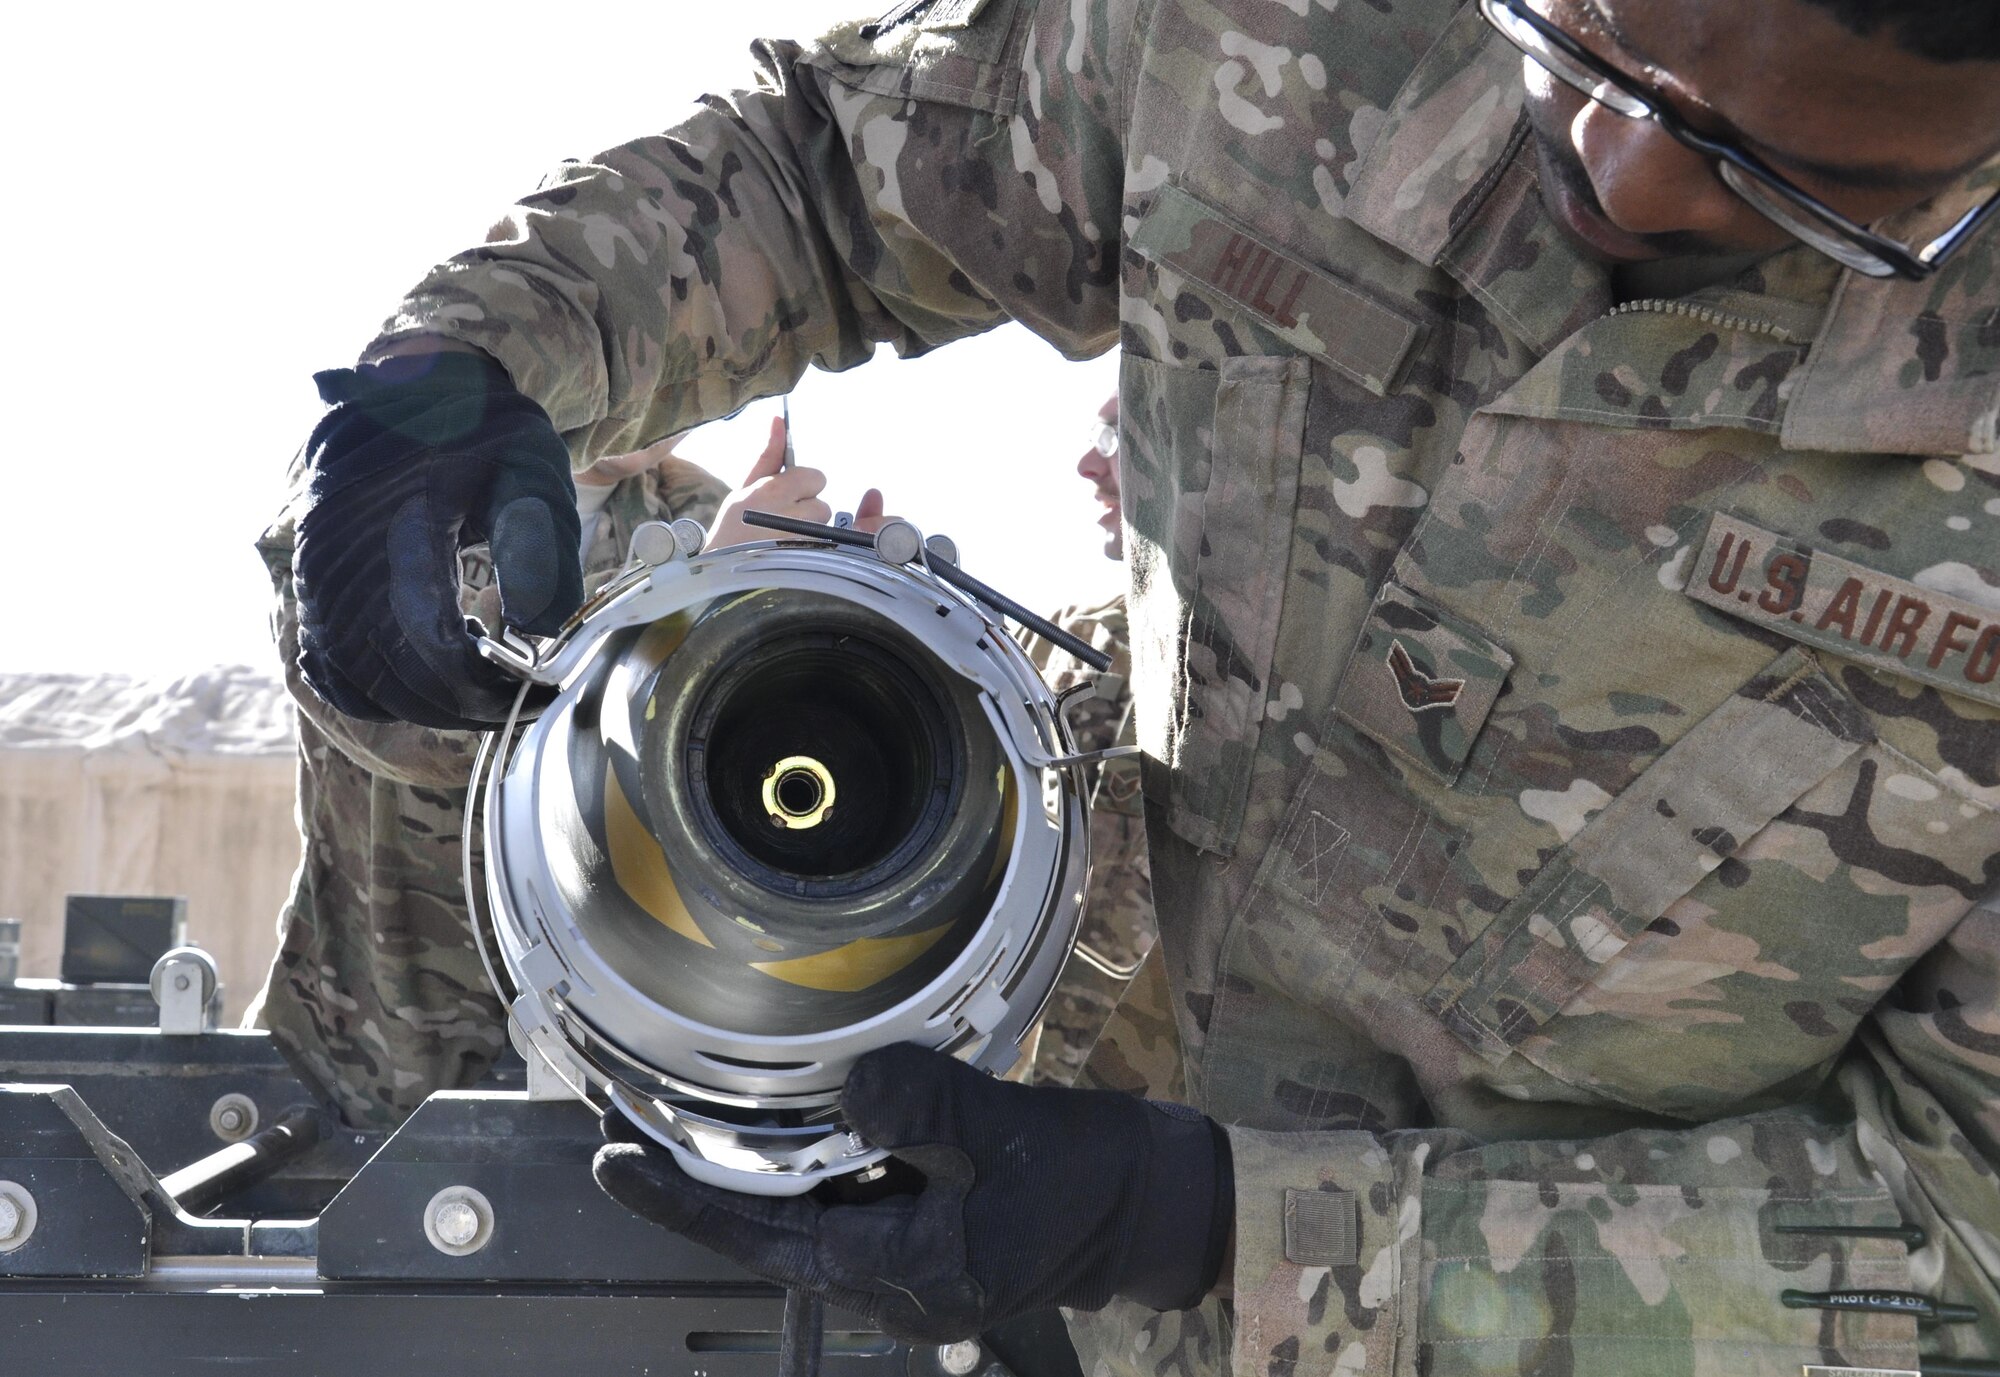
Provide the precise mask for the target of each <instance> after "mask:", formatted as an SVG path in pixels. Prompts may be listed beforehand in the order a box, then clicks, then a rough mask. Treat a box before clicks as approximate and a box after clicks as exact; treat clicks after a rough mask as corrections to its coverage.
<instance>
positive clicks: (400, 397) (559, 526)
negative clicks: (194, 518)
mask: <svg viewBox="0 0 2000 1377" xmlns="http://www.w3.org/2000/svg"><path fill="white" fill-rule="evenodd" d="M314 381H315V382H317V383H318V384H319V395H320V397H321V399H322V400H324V401H325V402H326V403H327V404H328V406H329V407H330V408H331V409H330V410H329V411H328V412H327V413H326V415H325V416H324V417H323V418H322V419H321V421H320V423H319V425H318V426H316V427H315V428H314V430H313V433H312V438H311V439H310V440H308V441H307V459H308V462H309V464H310V469H309V487H308V489H307V497H306V501H307V505H306V507H305V509H304V511H303V513H302V514H301V516H300V518H299V527H298V544H297V548H296V551H295V553H294V554H293V556H292V579H293V582H294V584H295V586H296V588H297V591H298V599H299V667H300V669H301V670H303V671H304V673H305V679H306V683H307V684H309V685H311V686H312V690H313V692H315V693H317V694H318V695H319V696H320V697H321V698H323V699H325V700H326V701H327V702H328V703H330V704H332V705H333V706H334V707H335V708H337V709H339V710H340V711H341V712H344V713H346V714H347V715H348V716H349V717H359V718H363V719H365V720H367V721H371V722H383V721H389V720H392V719H398V720H401V721H404V722H415V723H418V724H420V725H422V726H426V727H445V728H451V727H463V728H476V727H486V726H491V725H492V724H494V723H496V722H500V721H503V720H505V718H506V716H507V711H508V709H509V707H510V706H512V704H513V701H514V696H515V694H516V692H517V691H518V690H519V689H520V684H519V683H518V682H517V681H515V680H513V679H511V678H509V677H508V676H507V675H506V674H504V673H503V672H501V671H500V670H499V669H497V668H495V667H494V666H493V665H491V664H488V663H487V662H486V661H485V660H483V659H481V658H480V656H479V652H478V650H477V648H476V645H475V642H474V641H473V639H472V636H471V635H470V634H469V633H468V631H467V629H466V625H465V619H464V617H463V616H462V615H461V614H460V612H459V605H458V589H459V560H458V552H459V548H460V547H461V546H464V545H470V544H474V543H476V542H478V541H481V540H484V541H486V542H488V544H489V545H490V547H491V549H492V556H493V576H494V580H495V582H496V583H498V584H499V587H500V608H501V613H502V615H503V617H504V618H505V620H506V621H507V623H508V624H509V625H510V626H513V627H515V628H517V629H519V630H521V631H526V632H529V633H532V634H537V635H548V634H551V633H553V632H554V631H555V630H556V629H557V628H558V627H559V626H561V625H562V623H563V621H564V619H566V618H567V617H568V616H569V615H570V613H572V612H574V611H575V610H576V609H577V607H578V606H580V605H581V604H582V602H583V569H582V563H581V559H580V555H579V550H578V546H579V545H580V544H581V542H582V534H583V531H582V522H581V519H580V518H579V517H578V515H577V510H576V487H575V485H574V484H573V483H572V482H571V480H570V471H569V451H568V449H567V448H566V447H565V446H564V444H563V442H562V439H561V437H560V436H558V435H557V434H556V431H555V427H554V426H553V425H551V424H550V422H549V418H548V413H546V412H545V411H543V410H542V409H541V407H539V406H537V405H536V404H535V403H534V402H532V401H530V400H529V399H528V398H526V397H524V396H522V395H521V394H520V393H519V392H517V391H516V390H515V389H514V385H513V383H511V382H510V381H509V380H508V378H507V374H506V371H505V370H504V369H502V368H501V367H500V365H499V364H497V363H495V362H494V361H493V360H492V359H490V358H488V357H487V356H485V355H484V354H457V353H443V354H437V355H434V356H429V357H426V358H422V359H397V360H392V361H390V362H389V363H387V364H384V365H381V366H378V367H374V368H364V369H348V368H338V369H334V370H332V371H330V372H326V373H320V374H317V375H316V376H315V378H314ZM495 629H496V630H497V628H495Z"/></svg>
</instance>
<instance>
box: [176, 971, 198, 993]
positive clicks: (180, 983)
mask: <svg viewBox="0 0 2000 1377" xmlns="http://www.w3.org/2000/svg"><path fill="white" fill-rule="evenodd" d="M193 983H194V982H193V981H192V980H191V979H190V978H189V977H188V975H187V974H186V973H185V972H183V973H182V974H180V975H177V976H175V977H174V988H175V989H177V990H185V989H186V988H187V987H188V986H189V985H191V984H193Z"/></svg>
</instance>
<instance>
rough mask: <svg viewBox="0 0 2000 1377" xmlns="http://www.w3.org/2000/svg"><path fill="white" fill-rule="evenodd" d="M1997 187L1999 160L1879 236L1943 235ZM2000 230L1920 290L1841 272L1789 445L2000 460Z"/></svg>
mask: <svg viewBox="0 0 2000 1377" xmlns="http://www.w3.org/2000/svg"><path fill="white" fill-rule="evenodd" d="M1996 185H2000V159H1995V160H1994V161H1993V162H1990V163H1988V164H1987V165H1986V166H1985V167H1984V168H1981V169H1980V170H1979V171H1977V172H1975V173H1973V174H1971V175H1970V176H1969V177H1967V178H1966V179H1965V181H1964V182H1962V183H1960V184H1959V185H1957V186H1955V187H1953V188H1952V189H1951V190H1950V191H1947V192H1946V193H1944V194H1943V195H1941V196H1939V197H1938V198H1937V199H1935V200H1933V201H1931V202H1929V203H1927V204H1925V205H1922V206H1919V207H1917V208H1916V209H1915V210H1913V211H1911V212H1909V213H1908V214H1906V215H1901V216H1897V217H1896V218H1894V219H1893V220H1890V221H1885V222H1884V223H1883V225H1882V227H1881V229H1882V232H1883V233H1884V234H1887V235H1889V236H1891V237H1893V238H1897V239H1901V240H1904V241H1905V242H1914V241H1921V240H1924V239H1928V238H1931V237H1934V236H1936V235H1938V234H1941V233H1943V232H1944V231H1945V230H1946V229H1947V228H1949V227H1950V226H1951V225H1952V224H1954V223H1955V222H1956V221H1957V220H1958V219H1959V217H1961V216H1963V215H1964V214H1965V213H1966V212H1967V211H1968V210H1970V209H1972V207H1973V206H1974V205H1976V204H1977V203H1978V202H1979V200H1980V199H1982V198H1983V197H1985V196H1989V195H1991V194H1992V191H1993V188H1994V187H1995V186H1996ZM1996 432H2000V229H1996V227H1995V226H1993V225H1991V224H1989V225H1988V226H1987V227H1986V229H1985V230H1984V231H1982V232H1981V233H1980V235H1979V237H1978V238H1977V239H1975V240H1974V241H1973V242H1972V243H1970V244H1967V245H1966V246H1965V247H1964V248H1962V249H1960V250H1959V252H1958V254H1957V255H1956V256H1955V257H1953V258H1952V260H1951V261H1950V262H1949V263H1947V264H1945V266H1944V268H1943V270H1942V271H1940V272H1939V273H1938V274H1937V275H1936V276H1934V277H1932V278H1929V279H1927V280H1926V281H1923V282H1909V281H1905V280H1904V279H1902V278H1872V277H1863V276H1861V275H1860V274H1859V273H1853V272H1843V273H1842V274H1841V275H1840V283H1839V285H1838V287H1836V288H1835V290H1834V293H1833V300H1832V302H1831V304H1830V305H1829V307H1828V309H1827V318H1826V323H1825V324H1824V325H1823V326H1822V327H1821V329H1820V331H1819V338H1818V341H1817V342H1816V343H1815V345H1814V347H1813V351H1812V354H1811V356H1810V357H1809V358H1808V359H1807V360H1806V365H1805V368H1804V369H1803V370H1802V371H1801V372H1800V374H1799V376H1798V377H1797V379H1796V380H1795V383H1794V386H1793V390H1792V397H1791V403H1790V405H1789V406H1787V407H1786V408H1785V425H1784V431H1783V436H1782V439H1783V443H1784V445H1785V447H1786V448H1787V449H1818V450H1833V451H1836V452H1842V453H1889V454H1922V455H1934V454H1980V455H1986V454H1996V453H2000V433H1996Z"/></svg>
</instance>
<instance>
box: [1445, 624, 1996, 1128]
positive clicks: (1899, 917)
mask: <svg viewBox="0 0 2000 1377" xmlns="http://www.w3.org/2000/svg"><path fill="white" fill-rule="evenodd" d="M1996 880H2000V814H1995V813H1994V812H1993V810H1991V809H1990V808H1988V807H1986V806H1984V805H1983V804H1981V803H1979V802H1978V801H1977V800H1975V799H1973V798H1971V797H1970V796H1968V795H1965V794H1963V793H1959V792H1954V791H1953V789H1952V788H1951V787H1950V786H1949V785H1948V783H1947V782H1946V781H1944V780H1943V779H1941V778H1940V777H1939V776H1937V775H1935V774H1933V773H1932V772H1930V771H1929V770H1926V769H1925V768H1924V767H1923V766H1922V765H1920V764H1919V763H1917V762H1916V761H1913V760H1910V759H1909V758H1907V757H1905V756H1903V755H1901V754H1900V753H1898V752H1896V751H1895V750H1893V749H1892V748H1891V747H1889V746H1887V745H1886V744H1885V743H1883V742H1882V741H1880V740H1879V739H1878V738H1877V735H1876V732H1875V730H1874V728H1873V726H1872V725H1871V720H1870V718H1869V715H1868V713H1867V712H1866V710H1864V709H1863V708H1862V707H1861V706H1860V704H1858V703H1857V702H1856V701H1855V700H1854V699H1853V698H1852V697H1850V696H1849V695H1848V694H1846V693H1845V692H1843V691H1842V689H1841V688H1840V687H1839V686H1838V685H1837V684H1836V683H1835V682H1834V681H1833V680H1832V679H1831V678H1830V677H1829V676H1828V674H1827V673H1826V672H1825V671H1824V670H1822V669H1821V667H1820V665H1819V663H1818V661H1817V659H1816V658H1815V657H1814V656H1813V654H1812V653H1811V652H1809V651H1806V650H1804V649H1799V648H1794V649H1791V650H1788V651H1786V652H1785V653H1784V654H1782V655H1780V656H1778V658H1777V659H1776V660H1774V661H1772V662H1771V663H1770V664H1769V665H1767V666H1766V667H1765V669H1764V670H1763V671H1762V672H1761V673H1759V674H1758V675H1757V676H1755V677H1754V678H1753V679H1752V680H1750V682H1748V683H1746V684H1744V685H1743V686H1742V687H1741V688H1740V689H1738V691H1737V692H1736V693H1735V694H1734V695H1732V696H1731V697H1730V698H1728V699H1727V700H1725V701H1724V702H1723V704H1722V705H1721V706H1720V707H1718V708H1716V709H1715V710H1714V711H1713V712H1712V713H1710V714H1709V715H1708V716H1707V717H1705V718H1704V719H1703V720H1702V721H1701V722H1700V723H1698V724H1697V725H1696V726H1695V727H1694V728H1693V729H1691V730H1690V731H1688V732H1687V733H1686V734H1685V735H1684V736H1683V737H1682V738H1681V739H1680V740H1678V741H1676V742H1675V743H1674V744H1673V746H1671V747H1670V748H1669V749H1668V750H1667V751H1666V752H1665V753H1664V754H1663V755H1661V756H1660V758H1659V759H1658V760H1656V761H1655V762H1654V763H1653V764H1652V766H1651V767H1650V768H1648V769H1647V770H1646V771H1645V772H1644V773H1643V774H1641V775H1640V776H1639V778H1638V779H1637V780H1635V781H1634V782H1633V783H1632V784H1631V785H1630V786H1629V787H1628V788H1627V789H1626V790H1625V791H1624V792H1623V793H1621V794H1619V795H1618V796H1617V797H1616V798H1614V799H1611V800H1610V801H1609V802H1608V803H1606V804H1605V805H1604V807H1603V808H1602V810H1601V811H1599V812H1598V813H1597V815H1596V816H1595V817H1594V818H1593V819H1591V820H1590V821H1589V822H1588V823H1586V824H1585V825H1584V826H1583V827H1582V829H1581V830H1580V831H1578V832H1577V833H1576V834H1575V835H1574V836H1573V837H1572V838H1571V839H1570V841H1569V843H1568V844H1567V845H1566V846H1564V847H1563V848H1562V849H1561V850H1560V851H1558V852H1557V853H1556V854H1555V855H1554V856H1553V857H1552V858H1551V859H1550V860H1549V861H1548V863H1547V864H1546V865H1544V866H1543V867H1542V869H1541V870H1540V871H1539V872H1538V873H1537V874H1536V875H1535V876H1534V878H1533V879H1532V880H1530V881H1529V883H1528V884H1527V886H1526V888H1525V889H1524V890H1523V891H1522V892H1521V894H1520V895H1519V896H1518V897H1517V898H1515V899H1514V900H1513V901H1512V902H1511V903H1509V904H1508V905H1507V906H1506V907H1505V908H1504V909H1503V910H1502V911H1501V912H1500V913H1499V914H1498V916H1497V917H1496V918H1495V919H1494V921H1493V922H1492V924H1491V925H1490V926H1489V927H1488V928H1487V930H1486V931H1485V932H1483V933H1482V934H1481V935H1480V937H1479V939H1478V940H1477V941H1475V942H1474V943H1472V945H1471V946H1470V947H1469V948H1468V949H1467V950H1466V951H1465V952H1464V953H1463V955H1462V956H1461V957H1460V958H1459V959H1458V960H1457V961H1455V962H1454V963H1453V965H1452V966H1451V968H1450V969H1449V970H1448V971H1447V972H1446V973H1445V974H1444V976H1443V977H1442V978H1441V979H1439V980H1438V981H1437V983H1436V984H1435V985H1434V986H1433V987H1432V988H1431V990H1430V991H1429V993H1428V995H1427V996H1426V1001H1425V1002H1426V1004H1427V1005H1428V1006H1429V1007H1430V1009H1431V1010H1432V1012H1434V1013H1435V1014H1437V1015H1438V1017H1439V1018H1441V1019H1442V1020H1443V1021H1444V1022H1445V1024H1446V1025H1447V1026H1448V1027H1449V1028H1451V1030H1452V1031H1453V1032H1454V1033H1456V1034H1457V1035H1458V1037H1459V1038H1460V1039H1461V1040H1462V1041H1464V1042H1465V1043H1466V1044H1468V1045H1469V1046H1470V1047H1472V1048H1473V1049H1474V1050H1475V1051H1477V1052H1479V1053H1480V1054H1482V1055H1483V1056H1484V1057H1485V1058H1486V1059H1487V1060H1488V1061H1490V1062H1493V1063H1495V1064H1497V1063H1499V1062H1501V1061H1504V1060H1505V1059H1506V1058H1507V1057H1509V1056H1510V1055H1513V1054H1517V1053H1518V1054H1520V1055H1522V1056H1524V1057H1526V1058H1527V1059H1528V1060H1529V1061H1531V1062H1533V1063H1534V1064H1536V1065H1537V1066H1539V1067H1541V1068H1542V1069H1543V1070H1545V1071H1548V1072H1549V1073H1551V1074H1553V1075H1556V1076H1558V1077H1560V1078H1562V1079H1564V1080H1566V1081H1569V1082H1570V1083H1572V1084H1576V1085H1581V1086H1584V1087H1586V1088H1589V1089H1592V1090H1595V1091H1598V1092H1600V1093H1603V1094H1605V1095H1608V1096H1610V1097H1612V1098H1615V1099H1618V1100H1620V1101H1623V1102H1625V1103H1627V1104H1631V1105H1634V1106H1636V1107H1639V1108H1642V1109H1646V1110H1648V1111H1651V1112H1655V1113H1663V1114H1671V1115H1677V1116H1682V1117H1689V1118H1707V1117H1712V1116H1714V1115H1717V1114H1721V1113H1728V1112H1742V1111H1744V1110H1746V1109H1748V1108H1751V1107H1754V1106H1755V1105H1756V1104H1757V1102H1758V1100H1759V1097H1760V1096H1766V1095H1768V1096H1769V1097H1771V1098H1772V1099H1773V1100H1776V1099H1781V1098H1788V1097H1789V1096H1790V1095H1792V1094H1795V1093H1796V1091H1797V1089H1798V1087H1799V1084H1800V1082H1801V1081H1802V1080H1805V1081H1810V1080H1811V1079H1813V1078H1815V1077H1817V1076H1818V1075H1819V1074H1822V1073H1823V1070H1824V1067H1825V1066H1826V1065H1827V1064H1828V1062H1829V1061H1830V1060H1831V1059H1832V1058H1833V1057H1835V1056H1836V1055H1837V1054H1838V1053H1839V1052H1840V1050H1841V1049H1842V1048H1843V1047H1844V1046H1845V1045H1846V1044H1847V1042H1848V1040H1849V1038H1850V1037H1851V1036H1852V1035H1853V1032H1854V1030H1855V1028H1856V1026H1857V1025H1858V1024H1859V1023H1860V1022H1861V1020H1862V1019H1864V1018H1865V1017H1866V1016H1867V1015H1868V1013H1869V1011H1870V1010H1871V1009H1872V1008H1873V1007H1874V1005H1875V1004H1876V1002H1877V1001H1878V1000H1879V999H1880V998H1881V997H1882V995H1883V994H1884V993H1885V992H1886V991H1888V989H1889V988H1890V987H1891V986H1892V985H1893V984H1894V983H1895V982H1896V981H1897V980H1898V979H1900V978H1901V977H1902V975H1903V974H1904V973H1905V972H1906V971H1907V970H1908V969H1909V967H1910V966H1911V965H1912V964H1913V963H1914V962H1915V961H1916V960H1917V959H1918V958H1919V957H1921V956H1922V954H1923V953H1924V952H1925V951H1927V950H1929V949H1930V947H1932V946H1933V945H1935V944H1936V943H1937V942H1938V941H1939V940H1940V939H1941V938H1942V937H1943V936H1944V934H1945V933H1946V932H1947V931H1948V930H1949V929H1950V928H1951V926H1952V925H1953V924H1955V923H1956V922H1957V920H1958V918H1959V917H1960V916H1961V915H1963V914H1964V912H1965V911H1966V910H1967V909H1968V908H1969V907H1970V906H1971V905H1972V904H1973V903H1974V902H1976V901H1977V900H1978V899H1979V898H1980V897H1981V896H1982V895H1983V894H1984V893H1985V892H1987V891H1988V890H1989V889H1991V888H1992V886H1993V884H1994V883H1995V881H1996ZM1668 1038H1671V1039H1672V1040H1671V1041H1665V1040H1664V1039H1668Z"/></svg>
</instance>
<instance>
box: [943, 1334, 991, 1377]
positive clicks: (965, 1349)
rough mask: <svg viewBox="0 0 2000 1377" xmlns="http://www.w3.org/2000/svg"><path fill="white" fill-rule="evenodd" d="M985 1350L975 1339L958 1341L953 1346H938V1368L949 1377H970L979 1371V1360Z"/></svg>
mask: <svg viewBox="0 0 2000 1377" xmlns="http://www.w3.org/2000/svg"><path fill="white" fill-rule="evenodd" d="M985 1356H986V1350H985V1349H983V1348H981V1347H980V1346H979V1341H978V1340H977V1339H960V1340H959V1341H958V1342H957V1343H955V1344H940V1345H939V1346H938V1351H937V1360H938V1366H939V1367H941V1368H943V1369H944V1370H945V1371H946V1372H948V1373H950V1374H951V1377H972V1374H973V1373H975V1372H977V1371H978V1370H979V1362H980V1359H982V1358H984V1357H985Z"/></svg>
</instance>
